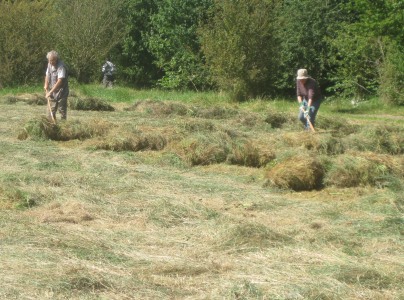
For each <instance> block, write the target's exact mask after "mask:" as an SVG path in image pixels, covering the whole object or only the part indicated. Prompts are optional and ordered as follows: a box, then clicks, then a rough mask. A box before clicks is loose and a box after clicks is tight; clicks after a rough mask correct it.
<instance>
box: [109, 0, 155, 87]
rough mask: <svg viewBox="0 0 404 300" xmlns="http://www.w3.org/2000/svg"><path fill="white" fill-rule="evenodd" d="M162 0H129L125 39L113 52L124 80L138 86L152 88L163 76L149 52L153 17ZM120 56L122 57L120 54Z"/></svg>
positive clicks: (123, 17) (125, 6) (126, 7)
mask: <svg viewBox="0 0 404 300" xmlns="http://www.w3.org/2000/svg"><path fill="white" fill-rule="evenodd" d="M158 1H159V0H125V2H124V6H123V10H122V12H121V16H122V19H123V20H124V23H125V27H126V29H125V36H124V37H123V39H122V40H121V42H120V43H119V44H118V45H117V47H116V48H115V49H114V50H113V52H117V53H118V54H117V55H116V56H117V57H118V58H119V61H120V64H121V73H122V75H123V76H124V79H125V80H126V81H128V82H131V83H133V84H134V85H136V86H141V87H144V86H149V87H150V86H152V85H154V84H155V83H156V82H157V80H158V79H159V78H161V76H162V74H161V72H160V71H159V68H158V67H157V66H156V64H155V63H154V62H155V60H156V58H155V56H154V55H153V54H152V53H151V52H150V50H149V48H148V34H149V32H150V31H151V26H152V25H151V16H152V15H154V14H155V13H156V12H157V2H158ZM119 53H120V54H119Z"/></svg>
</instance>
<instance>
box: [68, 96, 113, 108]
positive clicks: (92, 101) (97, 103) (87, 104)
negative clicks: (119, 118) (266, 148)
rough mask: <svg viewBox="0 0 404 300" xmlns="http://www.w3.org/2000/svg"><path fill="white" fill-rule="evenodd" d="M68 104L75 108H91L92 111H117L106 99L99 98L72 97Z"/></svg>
mask: <svg viewBox="0 0 404 300" xmlns="http://www.w3.org/2000/svg"><path fill="white" fill-rule="evenodd" d="M68 106H69V108H70V109H73V110H86V111H87V110H90V111H115V108H114V107H113V106H111V105H110V104H108V103H107V102H106V101H104V100H102V99H99V98H92V97H88V98H78V97H70V98H69V101H68Z"/></svg>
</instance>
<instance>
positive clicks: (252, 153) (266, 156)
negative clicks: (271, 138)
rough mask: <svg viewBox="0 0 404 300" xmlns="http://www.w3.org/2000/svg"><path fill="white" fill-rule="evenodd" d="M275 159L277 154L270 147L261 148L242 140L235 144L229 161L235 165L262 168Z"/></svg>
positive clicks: (249, 141)
mask: <svg viewBox="0 0 404 300" xmlns="http://www.w3.org/2000/svg"><path fill="white" fill-rule="evenodd" d="M274 159H275V153H274V152H273V151H272V150H271V149H269V148H268V146H266V147H262V146H259V145H258V143H255V142H254V141H252V140H241V141H236V142H234V143H233V145H232V149H231V152H230V154H229V155H228V158H227V161H228V163H230V164H234V165H240V166H246V167H254V168H260V167H263V166H265V165H266V164H268V163H269V162H270V161H272V160H274Z"/></svg>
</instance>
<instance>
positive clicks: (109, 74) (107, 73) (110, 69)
mask: <svg viewBox="0 0 404 300" xmlns="http://www.w3.org/2000/svg"><path fill="white" fill-rule="evenodd" d="M115 72H116V67H115V65H114V64H113V63H112V62H110V61H109V60H108V59H107V60H106V61H105V64H104V65H103V66H102V73H103V74H104V77H103V80H102V83H103V85H104V87H111V88H112V86H113V84H114V81H115Z"/></svg>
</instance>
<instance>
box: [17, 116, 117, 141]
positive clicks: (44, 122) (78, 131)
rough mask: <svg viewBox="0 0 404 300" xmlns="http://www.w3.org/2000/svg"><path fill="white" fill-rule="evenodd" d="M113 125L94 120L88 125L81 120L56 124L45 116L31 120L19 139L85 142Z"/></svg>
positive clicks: (102, 133) (103, 132)
mask: <svg viewBox="0 0 404 300" xmlns="http://www.w3.org/2000/svg"><path fill="white" fill-rule="evenodd" d="M111 126H112V125H111V124H110V123H108V122H105V121H102V120H98V121H97V120H92V121H89V122H88V123H82V122H80V121H79V120H73V121H70V120H69V121H63V122H60V123H57V124H54V123H52V122H50V121H49V120H48V118H46V117H45V116H42V117H40V118H35V119H31V120H30V121H28V123H27V124H26V125H25V127H24V128H23V129H22V130H21V131H20V133H19V135H18V139H20V140H26V139H28V138H32V139H34V140H35V139H37V140H48V139H49V140H54V141H69V140H76V139H78V140H85V139H89V138H92V137H94V136H100V135H104V134H105V133H106V132H108V130H109V129H110V127H111Z"/></svg>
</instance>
